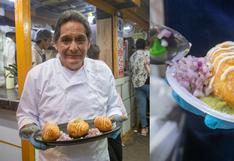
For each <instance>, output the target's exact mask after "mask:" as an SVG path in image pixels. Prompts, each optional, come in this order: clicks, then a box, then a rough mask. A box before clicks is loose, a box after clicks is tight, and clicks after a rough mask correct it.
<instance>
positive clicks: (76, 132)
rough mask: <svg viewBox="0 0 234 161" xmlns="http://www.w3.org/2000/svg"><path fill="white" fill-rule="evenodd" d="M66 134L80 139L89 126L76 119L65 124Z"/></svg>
mask: <svg viewBox="0 0 234 161" xmlns="http://www.w3.org/2000/svg"><path fill="white" fill-rule="evenodd" d="M67 132H68V134H69V135H70V136H71V137H73V138H76V137H81V136H84V135H86V134H88V132H89V124H88V123H87V122H85V121H84V120H82V119H77V120H73V121H71V122H69V123H68V124H67Z"/></svg>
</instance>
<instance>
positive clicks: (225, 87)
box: [207, 41, 234, 107]
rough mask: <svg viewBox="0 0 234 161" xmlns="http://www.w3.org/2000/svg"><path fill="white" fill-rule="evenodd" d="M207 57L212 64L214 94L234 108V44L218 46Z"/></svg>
mask: <svg viewBox="0 0 234 161" xmlns="http://www.w3.org/2000/svg"><path fill="white" fill-rule="evenodd" d="M207 57H208V58H209V60H210V62H211V64H212V75H213V77H212V78H211V80H210V87H211V88H213V94H214V95H215V96H217V97H219V98H221V99H222V100H224V101H226V102H227V103H228V104H229V105H231V106H233V107H234V85H233V82H234V42H231V41H226V42H223V43H221V44H218V45H216V46H215V47H214V48H212V49H211V50H210V51H209V52H208V53H207Z"/></svg>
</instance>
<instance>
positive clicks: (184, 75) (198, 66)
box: [174, 55, 212, 97]
mask: <svg viewBox="0 0 234 161" xmlns="http://www.w3.org/2000/svg"><path fill="white" fill-rule="evenodd" d="M174 67H175V73H174V77H175V78H176V79H177V81H178V82H179V83H180V84H181V85H182V86H183V87H185V88H186V89H187V90H189V91H190V92H191V93H192V94H193V95H194V96H196V97H200V96H207V95H209V94H210V93H211V92H212V90H211V89H209V88H208V84H209V79H210V77H211V72H210V70H211V66H210V64H209V62H208V60H207V58H206V57H199V58H198V57H194V56H190V55H189V56H187V57H184V58H182V59H181V60H179V61H178V62H177V63H174Z"/></svg>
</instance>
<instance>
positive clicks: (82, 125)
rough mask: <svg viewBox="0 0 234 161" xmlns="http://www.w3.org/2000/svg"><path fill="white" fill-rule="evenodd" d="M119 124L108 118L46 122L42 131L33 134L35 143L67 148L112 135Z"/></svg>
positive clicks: (118, 127) (119, 126)
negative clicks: (62, 122)
mask: <svg viewBox="0 0 234 161" xmlns="http://www.w3.org/2000/svg"><path fill="white" fill-rule="evenodd" d="M120 128H121V123H119V122H115V121H111V120H110V119H109V118H108V117H105V116H98V117H96V118H95V119H93V120H82V119H80V118H78V119H74V120H71V121H69V122H68V123H64V124H59V125H57V124H56V123H53V122H47V123H46V124H45V125H44V127H43V128H42V130H40V131H36V132H35V133H33V137H34V138H35V140H36V141H38V142H40V143H44V144H47V145H51V146H68V145H75V144H83V143H88V142H93V141H97V140H100V139H103V138H106V137H107V136H109V135H111V134H113V133H114V132H116V131H118V130H119V129H120Z"/></svg>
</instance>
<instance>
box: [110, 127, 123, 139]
mask: <svg viewBox="0 0 234 161" xmlns="http://www.w3.org/2000/svg"><path fill="white" fill-rule="evenodd" d="M120 134H121V128H120V129H119V130H117V131H116V132H114V133H112V134H110V135H109V136H108V138H111V139H114V140H115V139H116V138H117V137H118V136H119V135H120Z"/></svg>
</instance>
